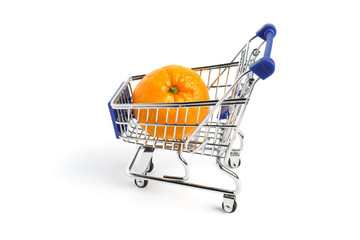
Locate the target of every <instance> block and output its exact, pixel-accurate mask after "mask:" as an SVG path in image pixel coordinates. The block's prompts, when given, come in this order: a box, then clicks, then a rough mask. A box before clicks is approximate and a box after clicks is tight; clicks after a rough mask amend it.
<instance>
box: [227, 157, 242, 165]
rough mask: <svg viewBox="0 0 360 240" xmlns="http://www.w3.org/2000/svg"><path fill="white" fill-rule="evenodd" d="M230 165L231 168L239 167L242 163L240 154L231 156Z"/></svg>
mask: <svg viewBox="0 0 360 240" xmlns="http://www.w3.org/2000/svg"><path fill="white" fill-rule="evenodd" d="M228 165H229V167H231V168H238V167H240V165H241V159H240V156H230V158H229V160H228Z"/></svg>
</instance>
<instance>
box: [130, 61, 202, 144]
mask: <svg viewBox="0 0 360 240" xmlns="http://www.w3.org/2000/svg"><path fill="white" fill-rule="evenodd" d="M204 100H209V92H208V89H207V87H206V85H205V83H204V82H203V80H202V79H201V77H200V76H199V75H198V74H197V73H196V72H195V71H193V70H191V69H190V68H186V67H183V66H179V65H169V66H165V67H162V68H159V69H157V70H155V71H153V72H151V73H149V74H147V75H146V76H145V77H144V78H143V79H142V80H141V81H140V82H139V83H138V84H137V85H136V87H135V89H134V91H133V103H174V102H193V101H204ZM208 110H209V108H208V107H201V108H200V112H199V108H198V107H193V108H189V110H188V113H187V114H186V108H178V109H177V108H163V109H159V110H157V109H150V110H147V109H140V113H139V112H138V110H136V109H135V110H134V114H135V117H136V118H137V120H138V122H139V123H146V120H147V123H151V124H154V123H158V124H166V115H168V116H167V124H175V123H176V124H200V123H201V121H202V120H203V119H204V118H205V117H206V115H207V114H208ZM157 111H158V117H157V119H156V114H157ZM177 111H178V113H177ZM198 113H199V119H197V115H198ZM147 115H148V116H147ZM176 115H178V116H177V121H176ZM185 120H186V121H185ZM141 127H142V128H143V129H144V130H145V131H146V132H147V133H149V134H150V135H152V136H155V137H157V138H165V139H182V138H183V137H184V138H186V137H188V136H190V135H191V133H192V132H193V131H194V130H195V127H185V131H184V127H176V128H175V127H174V126H172V127H165V126H156V127H155V126H149V125H148V126H147V127H146V126H145V125H141ZM155 130H156V133H155ZM183 134H184V136H183Z"/></svg>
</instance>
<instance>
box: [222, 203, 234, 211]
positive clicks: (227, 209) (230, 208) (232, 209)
mask: <svg viewBox="0 0 360 240" xmlns="http://www.w3.org/2000/svg"><path fill="white" fill-rule="evenodd" d="M221 206H222V209H223V210H224V211H225V212H227V213H233V212H235V210H236V208H237V203H236V201H234V204H233V205H232V206H230V205H226V206H225V204H224V202H223V203H222V205H221Z"/></svg>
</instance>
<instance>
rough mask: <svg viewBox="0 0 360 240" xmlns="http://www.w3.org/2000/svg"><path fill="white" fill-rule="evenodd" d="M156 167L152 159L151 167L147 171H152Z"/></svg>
mask: <svg viewBox="0 0 360 240" xmlns="http://www.w3.org/2000/svg"><path fill="white" fill-rule="evenodd" d="M153 169H154V163H153V162H152V159H151V161H150V165H149V169H148V170H147V171H146V172H148V173H149V172H151V171H152V170H153Z"/></svg>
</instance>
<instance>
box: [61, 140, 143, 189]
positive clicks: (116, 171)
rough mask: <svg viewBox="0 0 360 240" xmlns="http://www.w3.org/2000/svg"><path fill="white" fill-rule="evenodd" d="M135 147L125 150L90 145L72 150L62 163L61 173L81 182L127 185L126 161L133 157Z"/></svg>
mask: <svg viewBox="0 0 360 240" xmlns="http://www.w3.org/2000/svg"><path fill="white" fill-rule="evenodd" d="M135 150H136V148H132V147H128V148H127V149H126V151H124V148H122V149H121V148H119V147H111V146H109V147H106V146H91V147H88V148H81V149H77V150H75V151H73V152H72V153H70V155H69V156H68V158H67V160H68V161H66V162H64V165H63V168H62V169H63V171H62V173H63V174H64V175H66V176H67V177H70V178H72V179H75V180H79V181H82V182H84V181H85V182H88V181H91V182H94V181H95V182H96V183H100V184H101V183H106V184H114V185H117V186H119V185H122V186H129V183H130V181H129V177H128V176H127V175H126V168H127V165H128V162H129V161H130V160H131V159H132V158H133V157H134V154H135Z"/></svg>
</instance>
